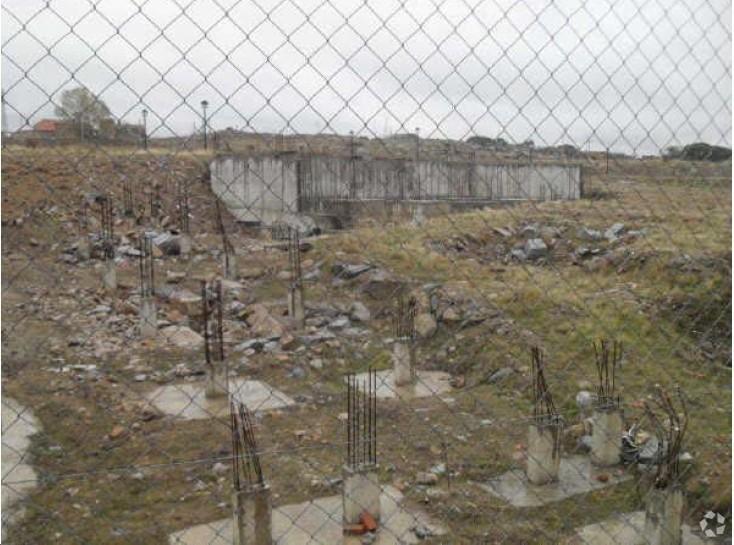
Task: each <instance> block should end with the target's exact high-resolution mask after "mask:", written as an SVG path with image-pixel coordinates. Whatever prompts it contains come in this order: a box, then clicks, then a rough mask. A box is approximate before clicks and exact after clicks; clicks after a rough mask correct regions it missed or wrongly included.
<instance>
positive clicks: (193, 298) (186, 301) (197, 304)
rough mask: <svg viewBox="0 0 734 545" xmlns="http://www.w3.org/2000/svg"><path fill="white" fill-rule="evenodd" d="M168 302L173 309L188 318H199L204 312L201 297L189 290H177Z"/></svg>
mask: <svg viewBox="0 0 734 545" xmlns="http://www.w3.org/2000/svg"><path fill="white" fill-rule="evenodd" d="M168 300H169V301H170V303H171V306H172V307H173V308H175V309H176V310H178V311H179V312H181V313H182V314H185V315H186V316H198V315H199V314H201V312H202V308H201V307H202V305H201V296H199V295H196V294H195V293H193V292H191V291H189V290H187V289H183V288H175V289H174V290H173V291H172V292H171V293H170V295H169V296H168Z"/></svg>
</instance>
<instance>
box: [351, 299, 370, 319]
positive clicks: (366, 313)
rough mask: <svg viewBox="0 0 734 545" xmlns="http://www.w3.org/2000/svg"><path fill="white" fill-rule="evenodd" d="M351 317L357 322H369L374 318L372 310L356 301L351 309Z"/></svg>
mask: <svg viewBox="0 0 734 545" xmlns="http://www.w3.org/2000/svg"><path fill="white" fill-rule="evenodd" d="M349 317H350V318H351V319H352V320H354V321H355V322H369V320H370V318H372V314H371V313H370V309H368V308H367V307H366V306H365V305H364V304H363V303H360V302H359V301H354V302H353V303H352V305H351V306H350V307H349Z"/></svg>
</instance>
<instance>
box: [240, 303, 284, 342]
mask: <svg viewBox="0 0 734 545" xmlns="http://www.w3.org/2000/svg"><path fill="white" fill-rule="evenodd" d="M246 315H247V318H246V320H247V325H249V326H250V329H251V330H252V333H253V334H254V335H256V336H258V337H272V336H274V335H278V336H283V334H284V333H285V330H286V328H285V325H284V324H283V323H282V322H281V321H280V320H278V319H277V318H276V317H275V316H273V315H272V314H271V312H270V309H268V307H266V306H265V305H263V304H262V303H255V304H254V305H250V306H249V307H247V311H246Z"/></svg>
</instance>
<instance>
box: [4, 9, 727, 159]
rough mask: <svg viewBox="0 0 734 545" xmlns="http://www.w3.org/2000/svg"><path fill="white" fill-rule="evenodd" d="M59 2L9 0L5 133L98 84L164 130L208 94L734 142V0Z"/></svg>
mask: <svg viewBox="0 0 734 545" xmlns="http://www.w3.org/2000/svg"><path fill="white" fill-rule="evenodd" d="M46 4H47V2H46V1H41V0H3V2H2V15H3V17H2V43H3V48H2V86H3V88H4V89H5V90H6V112H7V119H6V124H5V127H6V129H7V130H15V129H17V128H19V127H20V126H22V125H23V124H25V123H26V122H28V123H31V124H32V123H34V122H36V121H37V120H38V119H40V118H42V117H48V116H52V115H53V105H54V102H55V101H58V99H59V94H60V92H61V90H63V89H68V88H72V87H75V86H78V85H84V86H86V87H87V88H89V89H90V90H91V91H92V92H94V93H95V94H97V95H99V96H100V97H101V98H102V100H104V101H105V102H106V103H107V105H108V106H109V107H110V109H111V111H112V112H113V115H114V116H115V118H117V119H122V120H124V121H127V122H140V119H141V113H140V112H141V110H142V109H143V108H147V109H148V110H149V111H150V112H151V113H150V115H149V118H148V125H149V128H150V131H151V132H152V133H153V136H168V135H171V134H176V135H187V134H190V133H191V132H192V131H193V130H194V128H195V127H200V125H201V121H200V117H199V116H200V109H201V108H200V102H201V101H202V100H207V101H208V102H209V105H210V106H209V111H210V115H211V122H210V123H211V126H212V127H213V128H215V129H223V128H226V127H235V128H241V129H246V130H249V131H258V132H280V131H285V132H287V133H294V132H296V133H322V132H323V133H342V134H346V133H347V132H348V131H349V130H354V131H355V132H356V133H358V134H362V135H365V136H383V135H385V134H386V133H394V132H406V131H413V130H414V129H415V128H416V127H420V131H421V136H424V137H435V138H444V137H449V138H456V139H463V138H466V137H467V136H471V135H473V134H481V135H486V136H493V137H494V136H502V137H504V138H505V139H507V140H511V141H517V142H520V141H523V140H526V139H532V140H534V141H535V143H536V145H554V144H559V143H573V144H575V145H577V146H580V147H584V148H586V147H591V149H601V148H604V147H607V146H609V147H611V148H612V149H615V150H618V151H625V152H634V153H638V154H644V153H656V152H657V151H658V150H659V149H661V148H664V147H666V146H668V145H675V144H685V143H689V142H691V141H699V140H703V141H708V142H710V143H714V144H722V145H728V146H730V145H731V24H730V23H731V13H730V6H729V2H728V0H711V1H708V2H707V1H692V0H691V1H685V0H684V1H681V2H668V1H666V0H663V1H660V2H650V1H647V0H635V1H629V0H613V1H611V0H610V1H608V2H607V1H601V0H598V1H594V2H587V1H573V0H563V1H555V2H553V1H540V0H524V1H519V2H515V1H510V0H496V1H492V0H489V1H478V0H466V1H462V0H456V1H454V0H447V1H444V2H441V1H440V0H408V1H403V2H400V1H398V0H368V1H364V0H359V1H357V0H338V1H337V0H333V1H332V2H331V4H329V3H326V4H325V5H324V3H323V0H293V1H288V0H283V1H269V0H258V1H257V2H255V1H236V0H193V1H192V0H177V1H174V0H149V1H148V2H143V0H135V1H131V0H101V1H94V2H91V1H84V0H63V1H55V0H52V1H51V2H48V4H50V7H46ZM401 4H402V5H401ZM661 5H663V6H665V10H666V11H664V10H663V7H661Z"/></svg>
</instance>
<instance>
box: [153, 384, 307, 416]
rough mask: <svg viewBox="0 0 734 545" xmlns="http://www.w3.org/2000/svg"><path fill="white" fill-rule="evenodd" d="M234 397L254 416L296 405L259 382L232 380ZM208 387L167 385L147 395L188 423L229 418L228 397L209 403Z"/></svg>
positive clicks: (211, 400)
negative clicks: (203, 419)
mask: <svg viewBox="0 0 734 545" xmlns="http://www.w3.org/2000/svg"><path fill="white" fill-rule="evenodd" d="M229 388H230V392H231V394H232V396H233V397H234V398H235V399H236V400H239V401H241V402H242V403H244V404H245V405H247V407H248V409H250V410H251V411H253V412H260V411H269V410H274V409H282V408H285V407H288V406H289V405H294V404H295V401H293V399H291V398H290V397H289V396H287V395H286V394H284V393H283V392H281V391H279V390H276V389H275V388H272V387H270V386H268V385H267V384H266V383H264V382H260V381H259V380H246V379H242V378H236V379H229ZM205 390H206V383H204V382H196V383H183V384H166V385H165V386H160V387H159V388H156V389H155V390H153V391H151V392H150V393H148V394H147V395H146V399H147V400H148V402H149V403H151V404H152V405H153V406H154V407H155V408H156V409H158V410H160V411H161V412H163V413H164V414H168V415H171V416H178V417H180V418H183V419H186V420H196V419H202V418H221V417H228V416H229V399H228V397H227V396H221V397H217V398H212V399H207V397H206V394H205Z"/></svg>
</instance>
